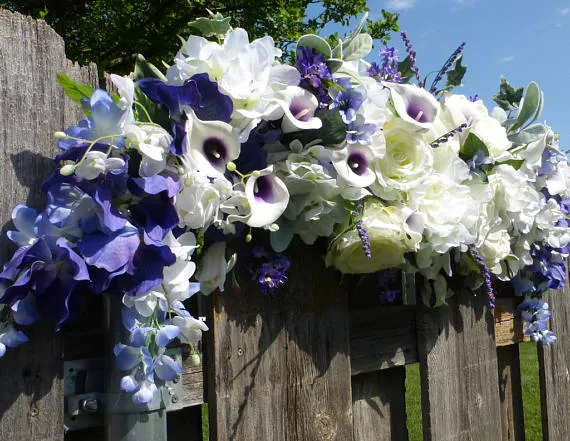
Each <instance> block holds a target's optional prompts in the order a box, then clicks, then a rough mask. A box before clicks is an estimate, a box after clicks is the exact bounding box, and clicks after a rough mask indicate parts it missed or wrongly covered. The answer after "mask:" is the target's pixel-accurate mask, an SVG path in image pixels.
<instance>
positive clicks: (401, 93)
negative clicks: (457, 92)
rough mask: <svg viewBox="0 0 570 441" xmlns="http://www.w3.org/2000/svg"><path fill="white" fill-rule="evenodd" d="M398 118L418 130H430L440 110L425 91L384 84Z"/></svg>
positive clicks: (434, 100) (407, 85) (405, 85)
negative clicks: (388, 90)
mask: <svg viewBox="0 0 570 441" xmlns="http://www.w3.org/2000/svg"><path fill="white" fill-rule="evenodd" d="M385 85H386V86H387V87H388V88H389V89H390V97H391V99H392V104H393V105H394V109H395V110H396V112H397V113H398V116H399V117H400V118H401V119H402V120H403V121H405V122H407V123H410V124H412V125H414V126H416V127H417V128H419V129H429V128H431V126H432V124H433V122H434V121H435V119H436V118H437V115H438V113H439V110H440V106H439V103H438V102H437V100H436V99H435V97H434V96H433V95H432V94H431V93H429V92H428V91H427V90H425V89H422V88H420V87H417V86H414V85H412V84H397V83H385Z"/></svg>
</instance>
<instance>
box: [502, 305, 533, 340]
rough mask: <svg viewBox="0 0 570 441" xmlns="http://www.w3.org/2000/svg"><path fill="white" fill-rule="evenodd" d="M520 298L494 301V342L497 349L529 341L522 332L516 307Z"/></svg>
mask: <svg viewBox="0 0 570 441" xmlns="http://www.w3.org/2000/svg"><path fill="white" fill-rule="evenodd" d="M521 300H522V299H521V298H520V297H518V298H517V297H502V298H497V299H496V301H495V309H493V317H494V318H495V341H496V345H497V347H500V346H507V345H513V344H515V343H520V342H523V341H530V338H529V337H528V335H526V334H525V333H524V332H523V323H522V319H521V315H520V313H519V312H518V311H517V305H518V304H519V303H520V301H521Z"/></svg>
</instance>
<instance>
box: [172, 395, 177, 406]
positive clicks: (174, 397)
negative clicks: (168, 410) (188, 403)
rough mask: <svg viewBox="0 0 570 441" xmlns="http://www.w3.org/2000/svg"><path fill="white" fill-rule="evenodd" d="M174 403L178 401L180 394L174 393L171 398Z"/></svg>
mask: <svg viewBox="0 0 570 441" xmlns="http://www.w3.org/2000/svg"><path fill="white" fill-rule="evenodd" d="M170 400H171V401H172V402H173V403H175V404H176V403H178V395H172V398H171V399H170Z"/></svg>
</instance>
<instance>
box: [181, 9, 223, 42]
mask: <svg viewBox="0 0 570 441" xmlns="http://www.w3.org/2000/svg"><path fill="white" fill-rule="evenodd" d="M230 20H231V18H230V17H226V18H224V17H223V16H222V15H221V14H212V15H211V17H210V18H206V17H200V18H198V19H196V20H194V21H191V22H189V23H188V26H191V27H193V28H194V29H198V31H199V32H200V33H201V34H202V35H203V36H204V37H215V36H222V37H223V36H224V35H226V34H227V33H228V31H229V30H230V29H231V28H232V27H231V26H230Z"/></svg>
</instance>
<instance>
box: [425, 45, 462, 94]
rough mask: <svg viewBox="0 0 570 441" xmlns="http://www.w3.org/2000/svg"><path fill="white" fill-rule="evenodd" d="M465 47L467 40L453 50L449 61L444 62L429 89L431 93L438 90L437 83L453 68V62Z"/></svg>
mask: <svg viewBox="0 0 570 441" xmlns="http://www.w3.org/2000/svg"><path fill="white" fill-rule="evenodd" d="M464 48H465V42H463V43H461V44H460V45H459V47H458V48H457V49H455V52H453V53H452V54H451V55H450V57H449V58H448V59H447V61H446V62H445V63H444V64H443V66H442V68H441V70H440V71H439V72H438V73H437V75H436V77H435V79H434V80H433V82H432V83H431V87H430V89H429V93H435V92H436V90H437V83H439V82H440V81H441V79H442V78H443V76H444V75H445V74H446V73H447V71H448V70H449V69H450V68H451V66H452V65H453V63H454V62H455V60H456V59H457V57H459V55H460V54H461V52H463V49H464Z"/></svg>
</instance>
